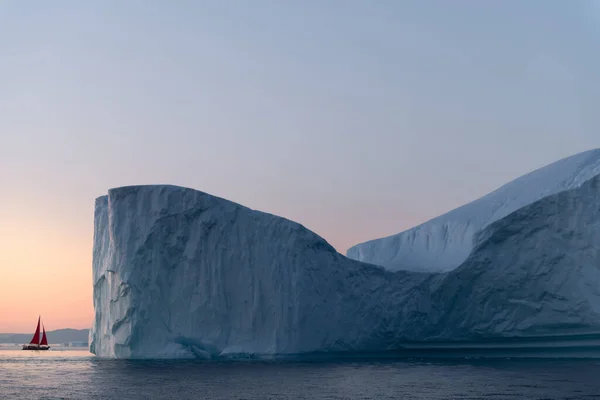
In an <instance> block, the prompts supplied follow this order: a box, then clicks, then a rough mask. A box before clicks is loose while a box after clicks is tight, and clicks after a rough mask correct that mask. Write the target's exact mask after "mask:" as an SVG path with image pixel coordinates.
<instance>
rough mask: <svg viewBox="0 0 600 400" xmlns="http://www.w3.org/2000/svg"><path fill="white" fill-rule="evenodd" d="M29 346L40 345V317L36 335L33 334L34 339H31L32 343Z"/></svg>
mask: <svg viewBox="0 0 600 400" xmlns="http://www.w3.org/2000/svg"><path fill="white" fill-rule="evenodd" d="M29 344H38V345H39V344H40V317H38V325H37V328H36V330H35V333H34V334H33V339H31V342H29Z"/></svg>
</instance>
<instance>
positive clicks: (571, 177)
mask: <svg viewBox="0 0 600 400" xmlns="http://www.w3.org/2000/svg"><path fill="white" fill-rule="evenodd" d="M596 175H600V149H597V150H591V151H587V152H584V153H580V154H577V155H574V156H571V157H568V158H565V159H562V160H559V161H557V162H555V163H553V164H550V165H548V166H546V167H543V168H541V169H538V170H536V171H533V172H531V173H529V174H527V175H524V176H522V177H520V178H518V179H516V180H514V181H512V182H510V183H508V184H506V185H504V186H502V187H501V188H499V189H498V190H496V191H494V192H492V193H490V194H488V195H486V196H484V197H482V198H480V199H478V200H475V201H473V202H471V203H469V204H466V205H464V206H462V207H460V208H457V209H455V210H453V211H450V212H448V213H447V214H444V215H441V216H439V217H437V218H434V219H432V220H430V221H428V222H425V223H424V224H422V225H419V226H416V227H414V228H412V229H409V230H407V231H404V232H401V233H398V234H396V235H393V236H389V237H385V238H381V239H375V240H371V241H368V242H365V243H361V244H358V245H356V246H353V247H352V248H350V249H349V250H348V252H347V256H348V257H349V258H352V259H355V260H358V261H363V262H368V263H372V264H377V265H381V266H384V267H385V268H387V269H389V270H392V271H397V270H408V271H423V272H444V271H450V270H452V269H454V268H456V267H458V266H459V265H460V264H461V263H462V262H464V261H465V260H466V258H467V257H468V256H469V254H470V253H471V251H472V249H473V245H474V242H473V239H474V236H475V235H476V234H477V232H479V231H480V230H481V229H483V228H485V227H486V226H488V225H489V224H491V223H493V222H495V221H498V220H499V219H501V218H503V217H505V216H507V215H509V214H510V213H512V212H514V211H516V210H518V209H520V208H521V207H524V206H526V205H528V204H531V203H533V202H535V201H538V200H540V199H542V198H544V197H546V196H549V195H552V194H555V193H559V192H562V191H564V190H569V189H572V188H577V187H579V186H581V185H582V184H583V183H584V182H586V181H587V180H589V179H590V178H592V177H594V176H596Z"/></svg>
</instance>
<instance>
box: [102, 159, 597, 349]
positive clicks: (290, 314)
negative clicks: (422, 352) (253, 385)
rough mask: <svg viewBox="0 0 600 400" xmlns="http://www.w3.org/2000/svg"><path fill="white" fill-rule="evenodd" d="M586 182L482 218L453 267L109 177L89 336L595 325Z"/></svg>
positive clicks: (592, 213) (457, 332)
mask: <svg viewBox="0 0 600 400" xmlns="http://www.w3.org/2000/svg"><path fill="white" fill-rule="evenodd" d="M557 172H558V171H557ZM582 181H583V183H578V184H577V185H575V186H576V187H574V188H572V189H568V190H563V191H561V192H559V193H555V194H552V195H549V196H546V197H544V198H543V199H540V200H538V201H536V202H533V203H531V204H529V205H527V206H525V207H522V208H520V209H518V210H517V211H515V212H513V213H511V214H509V215H507V216H505V217H504V218H501V219H499V220H498V221H496V222H494V223H492V224H490V225H488V226H487V227H485V228H483V229H482V230H481V231H480V232H478V233H477V234H476V235H475V236H474V241H473V243H474V245H473V249H472V251H471V253H470V255H469V256H468V257H467V259H466V260H465V262H464V263H462V265H461V266H459V267H458V268H456V269H454V270H453V271H451V272H447V273H417V272H408V271H396V272H394V271H389V270H386V269H384V268H382V267H379V266H375V265H371V264H365V263H362V262H358V261H355V260H351V259H348V258H346V257H344V256H343V255H341V254H339V253H337V252H336V251H335V250H334V249H333V248H332V247H331V246H330V245H329V244H328V243H327V242H326V241H325V240H324V239H322V238H321V237H319V236H318V235H316V234H314V233H313V232H311V231H309V230H308V229H306V228H304V227H303V226H301V225H299V224H297V223H294V222H292V221H289V220H286V219H284V218H280V217H276V216H273V215H270V214H266V213H262V212H257V211H253V210H250V209H248V208H246V207H243V206H241V205H238V204H235V203H232V202H230V201H227V200H224V199H220V198H217V197H214V196H211V195H209V194H206V193H203V192H199V191H196V190H192V189H186V188H182V187H176V186H133V187H123V188H117V189H112V190H110V191H109V192H108V196H103V197H100V198H98V199H97V200H96V206H95V228H94V251H93V283H94V295H93V298H94V308H95V317H94V322H93V326H92V329H91V331H90V350H91V351H92V352H93V353H95V354H96V355H98V356H100V357H108V358H175V357H228V356H229V357H231V356H235V355H238V354H244V355H247V354H253V355H286V354H288V355H289V354H298V353H307V352H315V351H316V352H319V351H325V352H329V351H385V350H391V349H397V348H399V347H401V346H402V345H403V343H406V342H407V341H420V342H424V341H425V342H427V341H429V342H430V341H437V340H452V341H468V340H476V339H482V338H497V337H523V336H540V335H554V336H557V335H558V336H560V335H578V334H582V333H598V332H600V247H599V245H600V176H596V177H593V178H590V179H587V180H582Z"/></svg>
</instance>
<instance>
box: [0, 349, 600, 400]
mask: <svg viewBox="0 0 600 400" xmlns="http://www.w3.org/2000/svg"><path fill="white" fill-rule="evenodd" d="M593 398H597V399H600V359H587V358H578V359H565V358H557V359H552V358H543V359H536V358H519V357H506V358H502V357H496V358H494V359H486V358H471V357H440V358H436V357H435V356H432V355H428V356H427V357H426V358H419V357H409V358H394V357H384V358H381V357H369V356H360V357H359V356H356V357H353V356H348V357H344V358H335V357H333V358H315V359H296V360H235V361H234V360H227V361H202V360H171V361H160V360H145V361H141V360H104V359H98V358H96V357H94V356H93V355H92V354H90V353H89V352H88V351H87V350H86V349H75V348H60V347H57V348H53V349H51V350H49V351H41V352H35V351H22V350H20V349H18V348H17V347H14V346H2V347H0V399H2V400H5V399H86V400H89V399H115V400H116V399H118V400H125V399H406V400H408V399H461V400H466V399H495V400H499V399H528V400H529V399H593Z"/></svg>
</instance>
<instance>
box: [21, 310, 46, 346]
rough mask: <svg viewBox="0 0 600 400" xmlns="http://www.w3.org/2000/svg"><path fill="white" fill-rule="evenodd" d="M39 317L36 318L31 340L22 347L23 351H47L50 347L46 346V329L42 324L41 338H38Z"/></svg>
mask: <svg viewBox="0 0 600 400" xmlns="http://www.w3.org/2000/svg"><path fill="white" fill-rule="evenodd" d="M41 320H42V319H41V317H38V323H37V328H36V330H35V333H34V334H33V338H32V339H31V342H29V344H24V345H23V350H48V349H49V348H50V346H49V345H48V338H47V337H46V328H45V327H44V324H42V331H43V334H42V337H41V338H40V323H41Z"/></svg>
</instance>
